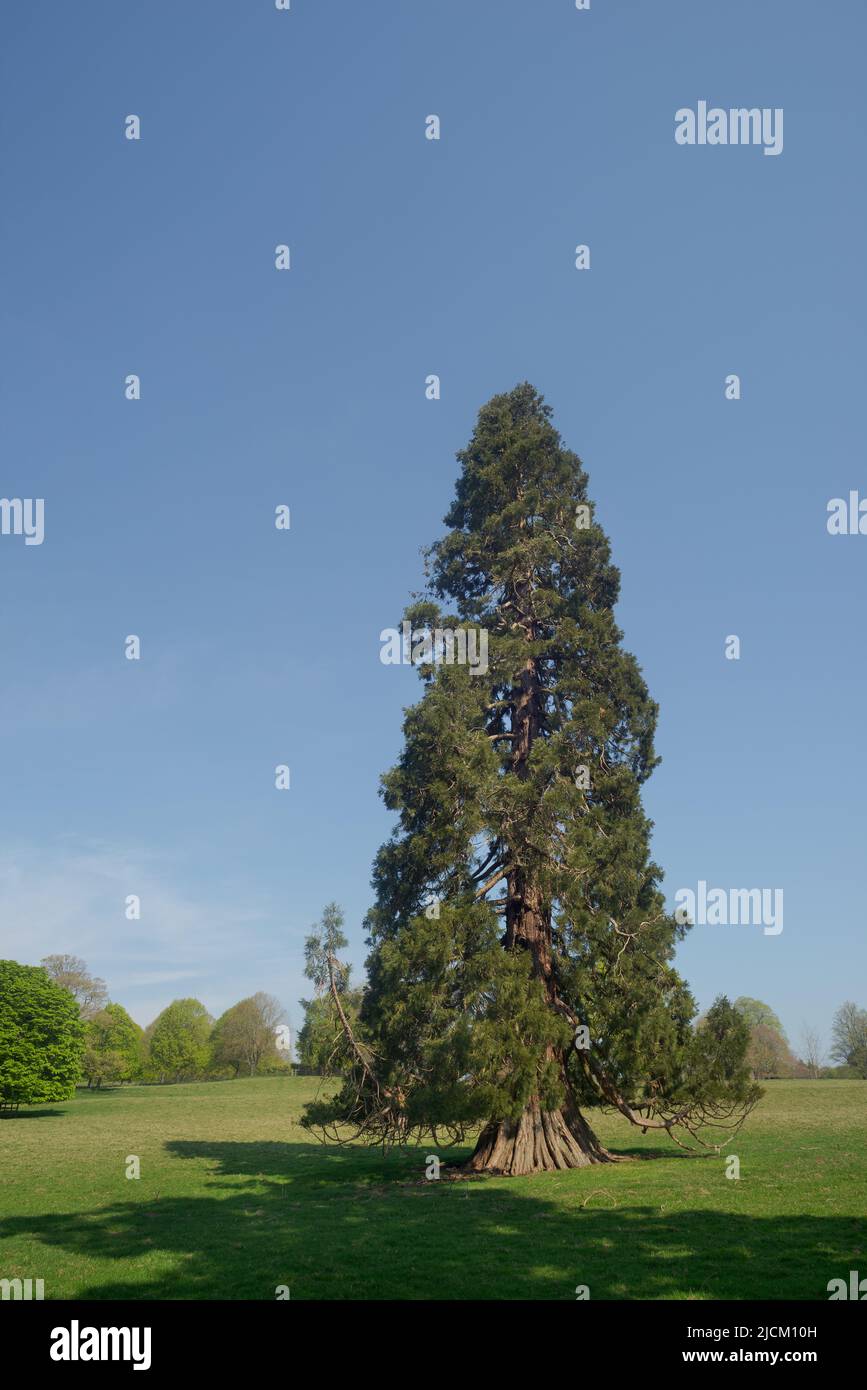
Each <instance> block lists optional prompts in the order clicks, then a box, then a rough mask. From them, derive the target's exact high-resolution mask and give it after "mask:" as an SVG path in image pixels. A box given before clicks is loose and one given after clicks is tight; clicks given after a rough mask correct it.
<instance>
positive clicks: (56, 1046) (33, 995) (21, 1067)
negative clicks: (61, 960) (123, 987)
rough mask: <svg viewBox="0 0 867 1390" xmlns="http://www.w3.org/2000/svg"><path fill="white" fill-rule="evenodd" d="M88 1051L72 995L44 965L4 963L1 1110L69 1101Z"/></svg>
mask: <svg viewBox="0 0 867 1390" xmlns="http://www.w3.org/2000/svg"><path fill="white" fill-rule="evenodd" d="M83 1050H84V1024H83V1023H82V1021H81V1019H80V1017H79V1011H78V1005H77V1003H76V1002H75V1000H74V999H73V997H72V995H71V994H70V993H69V992H68V991H67V990H65V989H62V988H61V986H60V985H57V984H55V983H54V981H53V980H50V979H49V978H48V975H47V974H46V973H45V971H44V970H43V969H42V967H41V966H37V965H19V964H18V962H17V961H14V960H3V961H0V1106H4V1107H7V1106H8V1107H17V1106H19V1105H41V1104H45V1103H46V1102H50V1101H59V1100H68V1099H69V1098H70V1096H72V1095H73V1094H74V1093H75V1083H76V1082H77V1081H78V1079H79V1076H80V1074H81V1056H82V1052H83Z"/></svg>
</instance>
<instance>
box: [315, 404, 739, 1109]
mask: <svg viewBox="0 0 867 1390" xmlns="http://www.w3.org/2000/svg"><path fill="white" fill-rule="evenodd" d="M458 459H459V462H460V464H461V474H460V477H459V479H458V483H457V488H456V496H455V500H454V502H453V504H452V506H451V508H450V510H449V512H448V514H447V516H446V518H445V522H446V526H447V527H448V528H449V530H448V531H447V533H446V535H445V536H444V537H443V538H442V539H441V540H440V541H439V542H438V543H437V544H435V545H434V546H432V547H431V549H430V550H429V552H428V556H427V561H428V577H429V589H428V595H426V596H425V597H423V598H421V599H418V600H416V601H415V602H414V603H413V604H412V605H411V606H410V608H409V609H408V610H407V613H406V615H405V616H406V619H407V620H408V621H409V622H410V623H411V625H412V628H413V629H414V631H415V632H416V633H419V632H421V631H422V630H423V629H424V628H429V629H436V628H443V629H449V628H451V629H454V628H467V627H477V628H480V629H483V630H484V631H485V632H486V633H487V634H488V671H487V672H486V673H482V672H479V671H473V670H472V669H471V668H470V667H469V666H468V665H466V664H463V665H461V664H445V663H435V662H433V661H431V662H430V663H428V664H425V665H422V666H421V668H420V676H421V680H422V684H423V695H422V698H421V700H420V702H419V703H418V704H416V705H415V706H414V707H412V708H411V709H409V710H408V711H407V713H406V718H405V722H404V740H405V741H404V749H403V752H402V754H401V757H400V760H399V762H398V764H397V766H396V767H394V768H393V769H392V770H391V771H390V772H389V773H387V774H386V776H385V777H384V778H383V797H384V800H385V803H386V805H387V806H388V808H389V809H390V810H392V811H393V812H395V814H396V816H397V825H396V828H395V830H394V833H393V834H392V836H391V838H390V839H389V840H388V842H387V843H386V844H385V845H384V846H383V847H382V849H381V850H380V852H379V854H378V856H377V859H376V863H375V866H374V876H373V877H374V888H375V891H376V903H375V905H374V907H373V908H372V909H371V911H370V913H369V915H368V918H367V927H368V932H369V938H368V940H369V945H370V947H371V951H370V955H369V958H368V962H367V971H368V987H367V989H366V991H365V994H364V1001H363V1005H362V1011H361V1020H360V1030H359V1036H360V1041H362V1042H363V1044H364V1046H366V1047H367V1048H368V1049H369V1054H370V1057H371V1059H375V1061H373V1060H371V1062H370V1064H369V1066H368V1067H367V1069H366V1070H365V1069H362V1070H365V1076H364V1078H362V1077H361V1075H360V1072H359V1069H358V1068H356V1070H355V1074H354V1075H353V1076H352V1077H351V1078H350V1080H349V1081H348V1083H347V1085H346V1087H345V1088H344V1090H343V1092H342V1093H341V1095H340V1096H338V1098H337V1100H336V1102H335V1104H334V1106H333V1107H332V1111H331V1115H332V1117H333V1118H339V1117H340V1116H341V1115H342V1116H343V1117H344V1118H346V1119H349V1118H353V1119H357V1118H358V1094H359V1086H360V1085H361V1084H362V1081H363V1084H364V1086H366V1087H367V1090H368V1092H369V1093H370V1094H372V1095H373V1096H374V1097H375V1098H379V1097H381V1096H382V1095H383V1094H387V1095H388V1096H389V1097H390V1098H391V1100H392V1104H395V1105H397V1104H399V1106H400V1109H401V1124H402V1125H408V1126H409V1127H414V1126H419V1127H424V1126H425V1125H428V1126H431V1125H439V1124H448V1123H450V1122H452V1123H457V1124H461V1123H467V1122H471V1121H473V1120H476V1119H478V1118H480V1117H482V1116H485V1115H487V1116H491V1117H494V1118H496V1119H498V1120H499V1119H503V1118H511V1117H515V1116H516V1115H518V1114H519V1113H520V1112H521V1111H522V1110H523V1108H524V1107H525V1106H526V1105H527V1104H528V1101H529V1100H530V1098H531V1097H535V1096H538V1097H539V1098H540V1100H541V1103H542V1108H543V1109H549V1108H555V1107H557V1106H560V1105H561V1104H563V1103H564V1102H566V1101H568V1100H569V1098H570V1097H571V1098H572V1099H573V1100H577V1101H578V1102H579V1103H580V1104H581V1105H583V1106H586V1105H599V1104H602V1103H606V1102H607V1101H608V1099H609V1094H610V1089H609V1092H606V1093H605V1094H604V1095H603V1093H602V1092H601V1090H600V1084H599V1080H598V1076H599V1074H601V1073H602V1072H604V1074H605V1075H606V1076H607V1078H608V1080H609V1082H610V1087H613V1088H615V1089H616V1091H617V1092H618V1093H619V1094H620V1095H621V1096H622V1097H625V1098H626V1100H627V1101H628V1102H629V1103H631V1104H638V1103H642V1104H644V1103H649V1102H653V1103H654V1104H663V1103H674V1102H676V1101H677V1102H683V1101H684V1100H686V1101H691V1102H694V1103H695V1104H697V1105H700V1104H702V1103H703V1101H704V1100H705V1099H706V1098H707V1097H709V1096H714V1097H716V1098H718V1100H719V1101H720V1102H721V1103H722V1104H723V1105H725V1104H728V1103H731V1104H736V1103H739V1101H740V1100H744V1101H748V1100H749V1098H750V1096H751V1097H752V1099H755V1091H754V1089H753V1090H752V1091H751V1090H750V1087H749V1085H748V1083H747V1081H746V1079H745V1072H744V1065H743V1051H744V1050H745V1047H746V1034H745V1032H744V1029H743V1028H741V1027H740V1026H739V1025H738V1023H737V1019H736V1018H735V1017H733V1016H732V1014H733V1011H732V1009H731V1006H730V1005H727V1004H726V1005H725V1008H723V1005H722V1003H720V1004H719V1006H715V1009H716V1014H715V1016H714V1023H713V1025H712V1026H711V1027H710V1028H706V1029H704V1030H702V1034H701V1036H700V1037H699V1036H697V1034H696V1032H695V1030H694V1029H693V1028H692V1026H691V1019H692V1018H693V1016H694V1014H695V1004H694V1001H693V998H692V996H691V994H690V992H689V990H688V988H687V986H686V985H685V983H684V982H683V981H682V980H681V979H680V977H679V976H678V975H677V973H676V971H675V970H674V969H673V967H672V964H671V961H672V957H673V954H674V949H675V945H676V943H677V941H678V940H679V939H681V938H682V937H683V935H684V934H685V931H686V930H687V928H686V927H685V926H684V925H681V924H679V923H678V922H677V921H676V920H675V918H674V916H673V915H671V914H669V913H668V912H667V911H666V908H665V903H664V898H663V894H662V892H661V889H660V879H661V871H660V869H659V867H658V866H657V865H656V864H655V863H654V862H653V860H652V858H651V856H650V834H651V828H652V827H651V823H650V821H649V820H648V818H647V817H646V815H645V814H644V811H643V809H642V805H641V787H642V784H643V783H644V781H645V780H646V779H647V777H649V775H650V773H651V772H652V770H653V768H654V767H655V766H656V764H657V762H658V759H657V757H656V754H655V752H654V747H653V736H654V730H655V725H656V717H657V707H656V705H655V704H654V702H653V701H652V700H651V698H650V695H649V693H648V691H647V688H646V686H645V683H644V680H643V677H642V674H641V671H640V668H639V666H638V664H637V662H636V660H635V658H634V657H633V656H631V655H630V654H629V653H627V652H625V651H624V650H623V649H622V647H621V639H622V633H621V631H620V629H619V628H618V626H617V623H616V621H615V618H614V605H615V603H616V601H617V598H618V592H619V584H620V579H619V573H618V571H617V569H616V568H615V567H614V565H613V564H612V562H611V556H610V547H609V543H608V540H607V537H606V536H605V534H604V533H603V531H602V529H601V527H600V526H599V525H598V524H597V522H596V520H595V515H594V508H593V504H592V502H590V500H589V497H588V493H587V475H586V473H585V472H584V469H583V467H582V465H581V462H580V460H579V459H578V458H577V456H576V455H575V454H574V453H572V452H571V451H570V450H568V449H566V448H565V447H564V445H563V442H562V440H561V438H560V436H559V434H558V433H557V431H556V430H555V429H554V427H553V425H552V423H551V418H550V410H549V408H548V407H547V406H546V405H545V404H544V402H543V399H542V397H541V396H539V394H538V393H537V392H536V391H535V390H534V388H533V387H532V386H530V385H528V384H524V385H521V386H518V387H516V388H515V390H513V391H512V392H510V393H509V394H507V395H502V396H496V397H494V398H493V399H492V400H491V401H489V402H488V404H487V405H486V406H484V407H483V408H482V410H481V411H480V413H479V417H478V422H477V425H476V428H475V431H474V433H473V437H472V439H471V441H470V443H469V445H468V447H467V448H466V449H465V450H463V451H462V452H461V453H460V454H459V455H458ZM585 522H586V524H584V523H585ZM444 604H445V605H448V606H447V607H443V605H444ZM432 903H434V904H436V912H435V913H432V912H431V906H430V905H431V904H432ZM515 904H519V908H520V911H518V909H517V908H516V907H515ZM528 923H529V926H528ZM504 946H505V948H506V949H505V950H504V949H503V947H504ZM323 959H324V949H323V948H321V947H320V948H315V949H314V952H313V968H314V969H315V970H316V971H317V972H318V975H317V978H319V979H322V976H323ZM723 1015H724V1018H723ZM723 1022H724V1024H725V1026H724V1029H723V1033H724V1036H720V1037H717V1036H716V1034H717V1033H718V1032H719V1031H720V1029H721V1028H722V1027H723ZM578 1024H580V1025H581V1026H583V1027H586V1029H587V1030H588V1034H589V1039H590V1045H589V1049H588V1050H587V1051H585V1052H583V1054H582V1052H581V1051H579V1050H578V1049H577V1048H573V1047H572V1038H573V1035H574V1033H575V1029H576V1025H578ZM712 1038H713V1039H714V1042H713V1046H711V1039H712ZM589 1057H592V1059H593V1064H594V1065H593V1066H591V1065H590V1062H589V1060H588V1058H589ZM594 1068H595V1070H594ZM371 1103H372V1102H371ZM376 1103H377V1104H378V1103H379V1101H378V1099H377V1101H376ZM321 1113H322V1112H321V1111H319V1112H317V1115H321Z"/></svg>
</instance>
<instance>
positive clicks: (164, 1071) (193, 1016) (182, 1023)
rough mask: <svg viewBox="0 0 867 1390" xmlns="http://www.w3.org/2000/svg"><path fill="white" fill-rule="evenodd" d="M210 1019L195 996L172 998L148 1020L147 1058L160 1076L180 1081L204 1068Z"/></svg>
mask: <svg viewBox="0 0 867 1390" xmlns="http://www.w3.org/2000/svg"><path fill="white" fill-rule="evenodd" d="M212 1025H213V1020H212V1018H211V1016H210V1014H209V1013H208V1011H207V1009H206V1008H205V1006H204V1004H202V1003H200V1002H199V1000H198V999H175V1000H173V1001H172V1003H171V1004H169V1005H168V1007H167V1008H165V1009H163V1011H162V1013H161V1014H160V1015H159V1017H158V1018H157V1019H155V1020H154V1022H153V1023H152V1024H151V1026H150V1028H149V1029H148V1033H149V1039H148V1042H149V1048H148V1051H149V1058H150V1065H151V1068H152V1069H153V1071H154V1072H155V1073H156V1074H157V1075H158V1076H159V1078H160V1079H161V1080H171V1081H183V1080H185V1079H187V1078H188V1077H191V1076H196V1075H198V1074H199V1073H200V1072H202V1071H204V1069H205V1067H206V1066H207V1064H208V1059H209V1056H210V1050H209V1039H210V1034H211V1027H212Z"/></svg>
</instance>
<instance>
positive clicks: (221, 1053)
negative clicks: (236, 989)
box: [211, 992, 283, 1076]
mask: <svg viewBox="0 0 867 1390" xmlns="http://www.w3.org/2000/svg"><path fill="white" fill-rule="evenodd" d="M282 1018H283V1010H282V1008H281V1007H280V1004H279V1003H278V1002H277V1000H276V999H274V998H273V997H272V996H271V995H270V994H263V993H261V992H260V993H258V994H253V995H251V996H250V998H249V999H242V1000H240V1002H239V1003H237V1004H233V1005H232V1007H231V1008H230V1009H227V1010H226V1012H225V1013H224V1014H223V1015H222V1016H221V1017H220V1018H219V1019H218V1020H217V1022H216V1024H215V1025H214V1030H213V1033H212V1034H211V1064H212V1066H213V1067H214V1068H216V1069H217V1070H219V1069H220V1068H222V1067H228V1068H229V1069H230V1070H231V1071H232V1072H233V1073H234V1075H235V1076H237V1075H238V1073H239V1072H240V1071H241V1070H243V1071H244V1072H245V1073H246V1074H247V1075H249V1076H255V1074H256V1072H257V1071H258V1070H259V1069H260V1068H261V1067H263V1066H267V1065H268V1064H270V1063H273V1062H276V1061H277V1060H278V1058H277V1042H276V1036H275V1035H276V1029H277V1025H278V1024H279V1023H280V1022H281V1020H282Z"/></svg>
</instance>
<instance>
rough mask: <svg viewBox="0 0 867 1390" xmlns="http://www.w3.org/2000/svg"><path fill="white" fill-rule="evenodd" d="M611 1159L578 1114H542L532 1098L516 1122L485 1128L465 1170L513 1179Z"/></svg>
mask: <svg viewBox="0 0 867 1390" xmlns="http://www.w3.org/2000/svg"><path fill="white" fill-rule="evenodd" d="M615 1161H616V1160H615V1158H614V1156H613V1154H610V1153H609V1152H608V1150H607V1149H605V1148H603V1146H602V1145H601V1144H600V1142H599V1140H598V1139H597V1138H596V1135H595V1134H594V1133H593V1131H592V1129H591V1128H590V1126H589V1125H588V1124H587V1121H586V1120H585V1119H584V1117H583V1116H582V1115H581V1113H580V1112H579V1111H578V1110H575V1109H571V1110H570V1109H569V1108H568V1107H567V1108H564V1109H562V1110H542V1109H541V1107H540V1105H539V1101H538V1098H537V1097H536V1096H534V1097H533V1099H532V1100H531V1101H530V1103H529V1105H528V1106H527V1107H526V1109H525V1110H524V1112H523V1114H522V1115H521V1116H520V1117H519V1118H518V1119H517V1120H491V1121H490V1123H489V1124H487V1125H486V1126H485V1128H484V1129H483V1130H482V1132H481V1134H480V1135H479V1142H478V1143H477V1144H476V1148H475V1152H474V1153H473V1155H472V1157H471V1158H470V1159H469V1160H468V1161H467V1164H466V1169H467V1171H468V1172H471V1173H496V1174H498V1175H501V1176H504V1177H513V1178H517V1177H522V1176H523V1175H524V1174H525V1173H549V1172H553V1171H555V1170H557V1169H563V1168H589V1166H590V1164H591V1163H613V1162H615Z"/></svg>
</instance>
